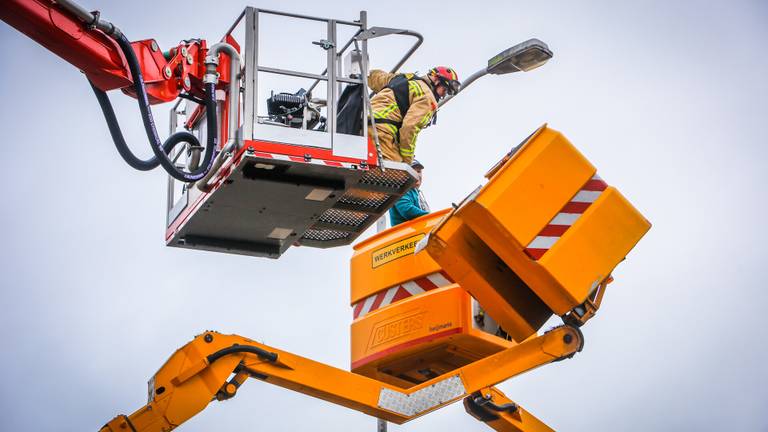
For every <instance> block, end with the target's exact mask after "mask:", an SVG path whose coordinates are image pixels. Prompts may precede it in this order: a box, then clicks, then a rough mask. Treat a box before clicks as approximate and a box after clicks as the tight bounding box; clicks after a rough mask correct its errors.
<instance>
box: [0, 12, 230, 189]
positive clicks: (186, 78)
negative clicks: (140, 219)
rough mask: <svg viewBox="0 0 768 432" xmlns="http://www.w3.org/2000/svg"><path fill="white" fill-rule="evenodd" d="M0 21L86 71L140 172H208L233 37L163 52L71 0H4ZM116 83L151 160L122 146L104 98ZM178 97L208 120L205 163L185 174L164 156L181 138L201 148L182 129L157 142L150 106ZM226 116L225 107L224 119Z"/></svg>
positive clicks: (126, 155)
mask: <svg viewBox="0 0 768 432" xmlns="http://www.w3.org/2000/svg"><path fill="white" fill-rule="evenodd" d="M0 19H2V20H3V21H5V22H7V23H8V24H9V25H11V26H12V27H14V28H16V29H17V30H19V31H20V32H22V33H24V34H26V35H27V36H29V37H30V38H32V39H33V40H34V41H36V42H37V43H39V44H40V45H42V46H44V47H45V48H47V49H48V50H50V51H51V52H53V53H55V54H57V55H58V56H59V57H61V58H63V59H64V60H66V61H67V62H69V63H70V64H72V65H73V66H75V67H77V68H78V69H80V70H81V71H82V72H83V73H84V74H85V76H86V77H87V78H88V80H89V82H90V83H91V86H92V87H93V91H94V93H95V94H96V98H97V99H98V101H99V104H100V105H101V108H102V111H103V112H104V116H105V118H106V121H107V125H108V126H109V130H110V134H111V135H112V139H113V141H114V142H115V146H116V147H117V149H118V152H120V155H121V156H122V157H123V159H124V160H125V161H126V162H127V163H128V164H129V165H131V166H132V167H133V168H135V169H138V170H140V171H146V170H150V169H153V168H155V167H157V166H158V165H162V166H163V168H164V169H165V170H166V171H167V172H168V174H170V175H171V176H172V177H174V178H176V179H177V180H180V181H184V182H194V181H197V180H200V179H202V178H204V177H205V176H206V175H207V174H208V173H209V172H210V171H211V168H212V166H214V165H215V164H214V159H215V157H214V156H215V154H216V153H217V152H218V150H219V145H218V140H219V136H218V131H217V129H218V126H219V123H220V121H219V119H218V118H217V114H216V99H215V91H216V89H217V88H223V87H227V86H228V85H229V84H230V80H231V78H230V77H231V75H232V71H231V70H232V69H236V68H238V64H239V54H238V52H237V48H235V47H233V46H232V45H230V44H229V43H227V42H231V43H232V44H233V45H236V44H234V41H233V40H231V39H228V40H227V41H225V42H223V43H219V44H216V45H214V46H212V47H208V46H207V45H206V42H205V41H204V40H201V39H189V40H186V41H182V42H181V43H180V44H179V45H177V46H176V47H173V48H171V49H170V50H168V51H167V52H163V51H161V50H160V48H159V46H158V44H157V42H156V41H155V40H154V39H147V40H141V41H135V42H129V41H128V39H127V38H126V36H125V35H124V34H123V33H122V31H121V30H120V29H119V28H117V27H116V26H115V25H114V24H112V23H110V22H108V21H105V20H103V19H101V17H100V14H99V12H97V11H96V12H89V11H87V10H85V9H83V8H82V7H80V6H79V5H77V4H76V3H74V2H72V1H71V0H56V1H53V0H9V1H6V2H4V4H3V5H2V7H0ZM220 53H221V54H223V55H221V56H219V54H220ZM237 70H239V69H237ZM235 74H236V73H235ZM235 88H236V86H235ZM115 89H120V90H122V91H123V93H125V94H128V95H130V96H132V97H135V98H136V99H138V103H139V109H140V111H141V114H142V120H143V122H144V128H145V130H146V133H147V137H148V139H149V141H150V144H151V147H152V151H153V153H154V155H155V156H154V157H153V158H152V159H150V160H146V161H143V160H141V159H138V158H137V157H135V156H134V155H133V154H132V153H131V151H130V150H129V149H128V146H127V145H126V143H125V140H124V139H123V136H122V132H121V131H120V126H119V124H118V122H117V119H116V118H115V114H114V111H113V109H112V106H111V103H110V102H109V99H108V97H107V96H106V91H108V90H115ZM230 93H232V94H231V95H230V96H231V97H229V99H230V100H235V102H236V99H237V93H238V92H230ZM179 97H183V98H186V99H191V100H193V101H194V102H197V103H198V104H200V106H201V107H202V108H204V111H205V112H206V115H207V116H208V125H209V126H210V127H209V128H208V129H209V130H208V134H207V135H208V136H207V142H206V146H205V147H206V152H205V158H204V161H203V163H202V165H201V166H199V167H197V168H196V169H193V170H192V171H191V172H189V171H183V170H180V169H179V168H178V167H176V166H175V165H174V163H173V162H171V160H170V158H169V154H170V152H171V150H173V148H174V147H175V146H177V145H178V144H182V143H186V144H189V145H190V146H191V147H192V148H197V149H200V148H202V146H201V145H200V143H199V142H198V139H197V137H196V136H194V135H193V134H191V133H189V132H186V131H182V132H176V133H175V134H173V135H171V136H170V137H169V138H168V139H167V140H166V141H165V142H161V141H160V138H159V135H158V134H157V130H156V128H155V123H154V120H153V119H152V112H151V109H150V105H151V104H157V103H162V102H169V101H172V100H175V99H177V98H179ZM226 116H227V113H226V112H224V114H223V115H222V118H226ZM229 135H232V133H231V131H226V132H225V133H223V134H222V138H223V139H227V138H228V136H229Z"/></svg>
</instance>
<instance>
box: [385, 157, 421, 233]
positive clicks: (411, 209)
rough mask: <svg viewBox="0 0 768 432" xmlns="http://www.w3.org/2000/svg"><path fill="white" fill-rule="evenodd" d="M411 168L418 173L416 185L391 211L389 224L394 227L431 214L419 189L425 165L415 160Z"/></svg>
mask: <svg viewBox="0 0 768 432" xmlns="http://www.w3.org/2000/svg"><path fill="white" fill-rule="evenodd" d="M411 168H413V170H414V171H416V175H417V176H416V184H415V185H413V188H411V189H409V190H408V192H406V193H405V194H404V195H403V196H402V197H400V199H399V200H397V202H396V203H395V205H394V206H392V208H390V209H389V222H390V225H392V226H395V225H398V224H401V223H403V222H405V221H409V220H411V219H416V218H417V217H419V216H424V215H425V214H429V204H427V200H426V199H424V194H422V193H421V189H419V187H420V186H421V179H422V174H421V171H422V170H423V169H424V165H422V164H421V162H419V161H417V160H416V159H414V160H413V161H412V162H411Z"/></svg>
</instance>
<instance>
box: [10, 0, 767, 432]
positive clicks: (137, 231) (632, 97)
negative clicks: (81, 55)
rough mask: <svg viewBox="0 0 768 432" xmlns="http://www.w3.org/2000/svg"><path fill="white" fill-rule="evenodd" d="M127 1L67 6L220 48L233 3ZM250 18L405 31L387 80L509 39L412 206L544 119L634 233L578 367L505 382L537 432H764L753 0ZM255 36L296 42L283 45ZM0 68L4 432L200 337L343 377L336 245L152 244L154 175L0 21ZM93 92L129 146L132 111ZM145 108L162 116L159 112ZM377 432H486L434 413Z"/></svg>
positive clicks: (419, 5)
mask: <svg viewBox="0 0 768 432" xmlns="http://www.w3.org/2000/svg"><path fill="white" fill-rule="evenodd" d="M132 3H133V2H107V1H96V0H88V1H85V0H83V1H82V4H83V5H84V6H85V7H87V8H90V9H96V8H98V9H100V10H102V13H103V14H104V16H105V17H106V18H107V19H110V20H112V21H113V22H115V23H117V24H118V25H119V26H120V27H121V28H122V29H123V30H124V31H125V32H126V34H127V35H128V37H129V38H131V39H134V40H135V39H143V38H149V37H154V38H156V39H157V40H158V42H159V44H160V45H161V46H162V47H169V46H172V45H173V44H175V43H176V42H177V41H178V40H180V39H184V38H189V37H205V38H207V39H209V40H216V39H218V38H219V37H220V36H221V34H222V33H223V32H224V31H225V30H226V28H227V27H228V26H229V24H230V23H231V22H232V21H233V20H234V19H235V17H236V16H237V15H238V14H239V12H240V11H241V10H242V8H243V7H244V6H245V4H241V3H237V2H231V1H230V2H203V1H190V2H177V1H173V2H147V3H143V4H140V5H138V6H133V5H132ZM211 5H215V8H213V6H211ZM254 6H259V7H265V8H271V9H280V10H288V11H292V12H299V13H305V14H314V15H321V16H328V17H334V18H340V19H352V18H354V17H355V16H356V15H357V12H358V10H360V9H366V10H368V12H369V21H370V23H371V24H373V25H379V26H387V27H399V28H410V29H413V30H417V31H419V32H421V33H422V34H423V35H424V36H425V38H426V41H425V43H424V45H423V47H422V48H421V49H420V50H419V51H418V52H417V54H416V55H415V56H414V58H413V59H412V60H411V61H409V62H408V63H407V64H406V66H405V68H404V69H406V70H418V71H421V72H424V71H426V70H427V69H428V68H429V67H431V66H433V65H437V64H449V65H452V66H453V67H455V68H456V69H457V70H458V71H459V73H460V75H461V76H462V77H466V76H468V75H469V74H470V73H472V72H474V71H475V70H477V69H479V68H480V67H482V66H483V64H484V62H485V61H486V60H487V59H488V58H489V57H490V56H492V55H494V54H496V53H498V52H499V51H501V50H502V49H504V48H506V47H508V46H510V45H512V44H514V43H517V42H519V41H522V40H524V39H527V38H529V37H538V38H540V39H542V40H544V41H546V42H547V43H548V44H549V45H550V47H551V48H552V50H553V51H554V52H555V57H554V59H553V60H552V61H551V62H550V63H549V64H547V65H546V66H544V67H542V68H541V69H538V70H536V71H534V72H531V73H529V74H519V75H511V76H505V77H487V78H485V79H483V80H481V81H478V82H477V83H476V84H475V85H473V87H472V88H471V89H470V90H468V91H467V93H466V94H463V95H461V97H460V98H457V99H456V100H454V101H453V102H451V103H450V104H449V105H447V106H446V107H445V109H444V110H442V111H441V112H440V115H439V117H438V125H437V127H435V128H430V129H429V130H427V131H425V132H424V133H423V134H422V135H421V136H420V138H419V144H418V150H417V157H418V158H419V159H420V160H421V161H422V162H423V163H424V164H425V165H426V169H425V171H424V173H425V181H424V187H423V189H424V192H425V194H426V195H427V197H428V199H429V201H430V204H431V207H432V208H433V209H438V208H443V207H446V206H449V205H450V203H451V202H455V201H458V200H460V199H461V198H463V197H464V195H465V194H466V193H468V192H469V191H471V190H472V189H474V187H475V186H477V185H478V184H479V183H481V180H482V175H483V173H485V171H486V170H487V168H488V167H489V166H490V165H491V164H493V163H494V162H495V161H496V160H497V159H498V157H499V156H500V155H501V154H502V153H503V152H505V151H506V150H507V149H509V147H510V146H512V145H514V144H516V143H517V142H519V141H520V140H521V139H522V138H524V137H526V136H527V135H528V134H529V133H530V132H531V131H532V130H534V129H535V128H536V127H538V126H539V125H540V124H542V123H544V122H548V123H549V124H550V126H551V127H553V128H555V129H557V130H560V131H562V132H563V133H564V134H565V135H566V136H567V137H568V138H569V139H570V140H571V141H572V142H573V143H574V144H575V145H576V146H577V147H578V148H579V149H580V150H581V151H582V152H583V153H584V154H585V155H586V156H587V157H588V158H589V159H590V160H591V161H592V163H593V164H594V165H595V166H597V168H598V170H599V173H600V175H601V176H602V177H603V178H604V179H606V181H607V182H608V183H609V184H611V185H615V186H617V187H618V188H619V190H621V191H622V193H623V194H624V195H625V196H626V197H627V198H628V199H629V200H630V201H631V202H632V203H633V204H634V205H635V206H636V207H637V208H638V209H639V210H640V211H641V212H642V213H643V214H644V215H645V216H646V217H647V218H648V219H649V220H650V221H651V222H652V223H653V225H654V226H653V228H652V229H651V231H650V232H649V234H648V235H647V236H646V238H644V239H643V240H642V241H641V242H640V243H639V245H638V247H637V248H636V249H635V250H634V251H633V252H632V253H631V254H630V255H629V257H628V259H627V260H626V261H625V262H624V263H622V264H621V265H620V266H619V267H618V269H617V271H616V272H615V277H616V282H615V283H613V284H612V285H611V286H610V290H609V291H608V293H607V295H606V299H605V301H604V304H603V309H602V310H601V311H600V313H599V316H598V317H597V318H595V319H594V320H593V321H592V322H590V323H589V325H587V326H586V328H585V329H584V333H585V337H586V346H585V349H584V352H582V353H580V354H578V355H577V356H576V357H575V358H574V359H572V360H569V361H565V362H560V363H557V364H553V365H549V366H546V367H543V368H540V369H538V370H536V371H534V372H532V373H529V374H527V375H524V376H521V377H518V378H515V379H512V380H510V381H508V382H506V383H505V384H503V385H502V386H501V388H502V389H503V390H504V391H505V392H506V393H507V395H508V396H509V397H510V398H512V399H513V400H515V401H517V402H519V403H520V404H521V405H523V406H524V407H526V408H527V409H529V410H530V411H531V412H533V413H534V414H535V415H537V416H538V417H539V418H541V419H542V420H543V421H545V422H546V423H547V424H549V425H550V426H552V427H554V428H556V429H558V430H566V431H567V430H573V431H582V430H595V429H596V430H623V431H640V430H745V431H746V430H750V431H755V430H757V431H768V416H766V407H768V385H766V384H767V383H768V372H766V368H765V366H764V365H763V364H762V363H763V362H762V359H763V358H765V357H766V355H768V347H767V345H766V343H765V342H766V339H767V335H766V331H765V322H764V319H763V317H762V316H761V314H762V312H763V310H764V308H765V305H766V303H768V294H767V293H766V289H765V288H764V287H763V285H762V282H760V281H761V280H763V279H764V278H763V277H762V272H763V270H764V262H765V259H766V254H765V246H764V245H765V242H766V240H768V236H766V228H765V223H764V221H763V219H764V215H765V213H766V206H765V204H764V200H765V198H766V193H765V191H764V187H765V185H766V184H767V183H768V174H767V171H766V169H765V164H766V160H767V159H768V146H767V145H768V142H766V138H765V133H764V130H763V129H764V128H765V126H766V119H768V108H766V100H768V84H767V83H766V80H765V77H767V76H768V63H767V61H766V59H765V56H764V55H763V50H764V48H765V47H764V42H765V41H766V40H768V26H766V22H768V6H766V3H765V2H760V1H751V2H749V1H741V2H725V1H715V2H675V3H673V2H662V1H637V2H608V1H604V2H579V3H578V4H576V2H566V1H550V2H533V1H529V2H493V1H480V0H477V1H473V2H471V3H470V2H450V1H444V2H441V3H440V4H439V5H438V4H436V3H429V2H398V1H394V2H357V3H356V4H355V5H354V6H348V5H347V4H346V3H342V2H331V3H321V2H311V1H294V2H290V4H281V3H277V2H271V3H269V2H264V3H260V4H254ZM212 8H213V9H212ZM275 37H276V38H277V37H279V38H284V39H285V40H286V42H287V43H294V44H299V42H298V40H294V37H293V35H292V29H290V28H286V29H283V32H282V33H280V34H277V35H275ZM302 42H303V41H302ZM374 48H375V46H374ZM386 48H387V46H385V45H382V46H381V49H382V50H383V49H386ZM0 53H2V56H3V71H2V72H0V77H2V79H0V95H1V96H2V98H3V100H4V101H5V103H4V104H2V106H1V107H0V124H1V126H0V131H2V132H1V133H2V140H3V142H4V145H2V146H0V160H2V165H3V169H2V170H1V171H0V183H1V184H3V185H5V188H4V191H3V194H2V202H3V204H2V205H1V206H0V226H2V227H3V228H2V234H3V242H2V246H0V327H2V328H3V329H4V337H3V341H2V346H3V354H4V355H2V356H0V378H2V382H3V385H2V386H0V407H1V408H2V410H1V411H2V415H1V416H0V430H3V431H22V430H24V431H26V430H29V431H49V430H50V431H52V430H56V431H81V430H96V429H98V428H99V427H100V426H101V425H102V424H103V423H105V422H106V421H107V420H109V419H110V418H112V417H113V416H114V415H116V414H118V413H126V414H129V413H131V412H132V411H133V410H135V409H137V408H138V407H139V406H140V405H141V404H142V403H144V402H145V399H146V387H145V385H146V381H147V379H148V378H149V377H150V376H151V375H152V374H153V373H154V372H155V371H156V370H157V368H158V367H159V366H160V365H161V364H162V363H163V362H164V361H165V359H166V358H167V357H168V356H169V355H170V354H171V353H172V352H173V351H174V350H175V349H176V348H178V347H179V346H181V345H183V344H184V343H186V342H187V341H188V340H190V339H191V338H192V337H193V336H194V335H196V334H198V333H200V332H202V331H203V330H206V329H215V330H218V331H221V332H224V333H237V334H241V335H243V336H247V337H250V338H253V339H256V340H259V341H263V342H265V343H267V344H270V345H273V346H275V347H277V348H280V349H284V350H288V351H291V352H294V353H296V354H299V355H303V356H306V357H310V358H313V359H316V360H319V361H323V362H326V363H329V364H331V365H334V366H337V367H341V368H348V364H349V330H348V329H349V323H350V320H351V310H350V307H349V286H348V284H349V276H348V275H349V270H348V259H349V257H350V255H351V248H340V249H334V250H318V249H309V248H300V249H291V250H289V251H288V253H286V254H285V256H284V257H283V258H281V259H280V260H277V261H273V260H264V259H255V258H249V257H241V256H227V255H223V254H211V253H203V252H196V251H189V250H182V249H170V248H166V247H165V246H164V245H163V235H164V226H163V224H164V211H165V176H164V174H163V173H161V172H160V171H159V170H157V171H154V172H151V173H139V172H136V171H133V170H131V169H130V168H129V167H127V166H126V165H125V164H124V163H123V162H122V160H120V158H119V156H118V154H117V152H116V151H115V149H114V146H113V145H112V143H111V141H110V139H109V135H108V133H107V129H106V126H105V124H104V122H103V118H102V117H101V113H100V111H99V110H98V105H97V103H96V100H95V99H94V97H93V95H92V94H91V92H90V89H89V88H88V85H87V82H86V81H85V79H84V77H83V76H82V74H80V73H79V72H78V71H77V70H76V69H75V68H73V67H72V66H70V65H69V64H66V63H64V62H63V61H62V60H60V59H58V58H57V57H55V56H54V55H52V54H50V53H48V52H47V51H46V50H44V49H43V48H41V47H39V46H38V45H36V44H35V43H34V42H32V41H31V40H30V39H28V38H27V37H26V36H23V35H21V34H19V33H18V32H16V31H15V30H13V29H11V28H10V27H9V26H7V25H5V24H2V25H0ZM374 55H376V52H374ZM278 57H282V58H278ZM276 61H286V62H292V61H298V62H299V63H301V62H302V61H303V57H301V58H297V56H295V55H291V53H286V54H285V55H284V56H277V55H276ZM388 61H389V63H388ZM372 63H373V65H374V66H388V65H390V64H391V60H390V57H387V55H386V54H384V53H380V56H379V57H374V58H373V59H372ZM274 90H276V91H295V90H296V89H295V88H274ZM112 99H113V101H114V102H115V105H116V107H117V109H118V113H119V114H120V118H121V122H122V125H123V128H124V131H125V132H126V135H127V137H129V141H130V142H131V143H132V145H133V147H134V148H135V149H138V151H139V152H140V153H141V154H143V155H147V154H148V153H149V152H148V149H147V148H146V139H145V137H144V136H143V132H142V129H141V127H140V121H139V116H138V111H137V110H136V108H135V104H134V101H133V100H132V99H130V98H127V97H125V96H122V95H121V94H119V93H114V94H113V95H112ZM155 113H156V118H158V120H159V121H160V123H161V124H162V123H163V121H164V120H165V118H166V113H167V107H155ZM161 130H164V129H161ZM180 430H182V431H204V430H206V431H210V430H216V431H219V430H285V431H291V430H317V431H339V430H355V431H359V430H362V431H365V430H369V431H373V430H375V421H374V420H373V419H371V418H369V417H367V416H365V415H363V414H359V413H357V412H354V411H350V410H346V409H343V408H340V407H337V406H334V405H332V404H330V403H326V402H323V401H319V400H315V399H312V398H309V397H307V396H304V395H301V394H298V393H293V392H290V391H288V390H283V389H281V388H278V387H273V386H270V385H267V384H264V383H260V382H255V381H254V382H248V383H247V384H246V385H245V386H244V387H242V388H241V391H240V393H239V394H238V396H237V397H236V398H234V399H233V400H231V401H228V402H225V403H214V404H212V405H210V406H209V408H208V409H207V410H206V411H204V412H203V413H202V414H200V415H198V416H197V417H196V418H194V419H192V420H191V421H189V422H188V423H187V424H186V425H184V426H182V428H181V429H180ZM390 430H393V431H399V430H403V431H406V430H407V431H433V430H445V431H450V430H455V431H459V430H461V431H465V430H466V431H470V430H472V431H474V430H477V431H481V430H486V429H484V426H483V425H482V424H480V423H478V422H477V421H476V420H474V419H472V418H471V417H469V416H468V415H466V414H465V413H464V411H463V408H462V407H461V405H460V404H454V405H453V406H450V407H447V408H445V409H443V410H441V411H438V412H436V413H432V414H430V415H427V416H426V417H423V418H421V419H418V420H416V421H413V422H411V423H408V424H406V425H404V426H390Z"/></svg>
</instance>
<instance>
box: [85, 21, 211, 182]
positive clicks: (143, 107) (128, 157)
mask: <svg viewBox="0 0 768 432" xmlns="http://www.w3.org/2000/svg"><path fill="white" fill-rule="evenodd" d="M116 41H117V43H118V45H119V46H120V48H121V50H122V51H123V54H124V55H125V58H126V61H127V62H128V68H129V69H130V71H131V76H132V77H133V87H134V89H135V91H136V98H137V100H138V104H139V111H141V119H142V122H143V123H144V130H145V132H146V134H147V138H148V139H149V141H150V146H151V147H152V152H153V153H154V155H155V156H154V157H153V158H151V159H149V160H146V161H144V160H141V159H139V158H137V157H136V156H134V155H133V153H131V151H130V149H129V148H128V146H127V145H126V143H125V139H124V138H123V135H122V132H121V131H120V126H119V124H118V123H117V119H116V117H115V112H114V110H113V109H112V104H111V103H110V102H109V98H108V97H107V95H106V93H105V92H104V91H102V90H100V89H98V88H96V87H95V86H93V84H91V86H92V87H93V91H94V93H95V94H96V98H97V100H98V101H99V105H100V106H101V109H102V112H103V113H104V117H105V118H106V120H107V126H108V127H109V132H110V134H111V135H112V139H113V141H114V142H115V147H117V151H118V152H119V153H120V155H121V156H122V157H123V159H124V160H125V161H126V162H127V163H128V165H130V166H131V167H133V168H135V169H137V170H140V171H147V170H151V169H153V168H155V167H157V166H158V165H162V166H163V168H164V169H165V171H166V172H167V173H168V174H169V175H170V176H171V177H173V178H175V179H176V180H180V181H183V182H188V183H189V182H195V181H197V180H200V179H201V178H203V177H204V176H205V175H206V174H207V173H208V171H210V169H211V166H212V165H213V160H214V156H215V152H216V151H217V147H218V130H217V123H216V121H217V119H216V85H215V84H213V83H208V84H206V85H205V101H204V102H205V114H206V126H207V127H206V129H207V136H206V138H207V139H206V147H205V156H204V157H203V161H202V163H201V166H200V167H199V168H197V169H196V170H194V171H192V172H185V171H182V170H180V169H178V168H177V167H176V166H175V165H174V164H173V162H172V161H171V159H170V158H169V157H168V155H169V154H170V152H171V150H172V149H173V148H174V147H175V146H176V145H177V144H180V143H189V144H191V145H192V146H193V147H199V146H200V142H199V141H198V139H197V137H196V136H194V135H193V134H191V133H189V132H186V131H181V132H176V133H174V134H173V135H171V136H170V137H168V139H167V140H165V142H161V141H160V137H159V135H158V134H157V128H156V127H155V121H154V118H153V117H152V109H151V108H150V104H149V97H148V96H147V90H146V87H145V84H144V78H143V76H142V75H141V68H140V67H139V62H138V60H137V59H136V54H135V52H134V51H133V47H132V46H131V43H130V42H129V41H128V39H126V37H125V36H124V35H122V34H121V35H120V36H119V37H118V38H116Z"/></svg>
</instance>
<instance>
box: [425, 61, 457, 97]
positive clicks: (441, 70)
mask: <svg viewBox="0 0 768 432" xmlns="http://www.w3.org/2000/svg"><path fill="white" fill-rule="evenodd" d="M428 75H429V76H432V77H435V78H436V79H437V82H438V84H441V85H443V86H444V87H445V89H446V92H447V93H448V94H449V95H455V94H456V93H458V92H459V88H460V87H461V83H460V82H459V75H457V74H456V71H454V70H453V69H451V68H449V67H446V66H437V67H433V68H432V69H430V70H429V74H428Z"/></svg>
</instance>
